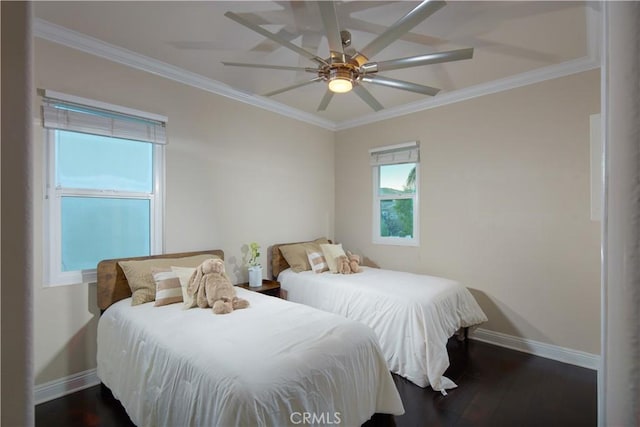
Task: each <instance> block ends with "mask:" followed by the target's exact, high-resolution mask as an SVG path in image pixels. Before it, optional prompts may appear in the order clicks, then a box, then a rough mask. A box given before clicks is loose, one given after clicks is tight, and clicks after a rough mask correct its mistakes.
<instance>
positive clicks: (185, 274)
mask: <svg viewBox="0 0 640 427" xmlns="http://www.w3.org/2000/svg"><path fill="white" fill-rule="evenodd" d="M171 270H172V271H173V272H174V273H175V274H176V276H178V280H179V281H180V288H181V289H182V300H183V301H184V304H183V307H182V308H184V309H187V308H193V307H195V306H196V301H195V299H194V298H192V297H191V296H190V295H188V294H187V288H188V287H189V279H190V278H191V275H192V274H193V272H194V271H196V269H195V268H191V267H174V266H171Z"/></svg>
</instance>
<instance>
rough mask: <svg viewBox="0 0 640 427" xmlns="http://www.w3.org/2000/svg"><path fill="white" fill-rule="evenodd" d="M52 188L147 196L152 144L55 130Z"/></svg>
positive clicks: (151, 162)
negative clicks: (108, 191) (54, 177)
mask: <svg viewBox="0 0 640 427" xmlns="http://www.w3.org/2000/svg"><path fill="white" fill-rule="evenodd" d="M56 185H57V186H61V187H65V188H87V189H95V190H119V191H137V192H143V193H151V191H152V188H153V145H152V144H149V143H146V142H138V141H129V140H126V139H117V138H109V137H106V136H97V135H88V134H85V133H78V132H67V131H61V130H57V131H56Z"/></svg>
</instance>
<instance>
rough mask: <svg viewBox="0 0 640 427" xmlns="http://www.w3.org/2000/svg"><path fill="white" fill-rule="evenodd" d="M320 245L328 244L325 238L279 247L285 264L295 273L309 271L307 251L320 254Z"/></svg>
mask: <svg viewBox="0 0 640 427" xmlns="http://www.w3.org/2000/svg"><path fill="white" fill-rule="evenodd" d="M320 243H329V241H328V240H327V239H325V238H320V239H316V240H314V241H313V242H305V243H294V244H291V245H283V246H280V252H282V256H283V257H284V259H286V260H287V264H289V267H291V270H293V271H295V272H296V273H300V272H301V271H307V270H311V264H309V259H308V258H307V251H309V252H320V251H321V249H320Z"/></svg>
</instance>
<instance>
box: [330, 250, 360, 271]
mask: <svg viewBox="0 0 640 427" xmlns="http://www.w3.org/2000/svg"><path fill="white" fill-rule="evenodd" d="M336 266H337V270H338V273H340V274H352V273H360V272H361V271H362V269H361V268H360V257H359V256H358V255H355V254H352V253H351V252H349V251H347V254H346V255H340V256H338V257H336Z"/></svg>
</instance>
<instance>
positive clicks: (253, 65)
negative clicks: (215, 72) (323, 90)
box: [222, 61, 318, 73]
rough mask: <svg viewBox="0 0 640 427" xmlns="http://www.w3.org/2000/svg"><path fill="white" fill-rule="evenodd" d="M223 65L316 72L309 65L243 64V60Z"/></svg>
mask: <svg viewBox="0 0 640 427" xmlns="http://www.w3.org/2000/svg"><path fill="white" fill-rule="evenodd" d="M222 63H223V64H224V65H227V66H231V67H249V68H267V69H269V70H290V71H306V72H307V73H317V72H318V69H317V68H309V67H289V66H287V65H269V64H245V63H243V62H225V61H222Z"/></svg>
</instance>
